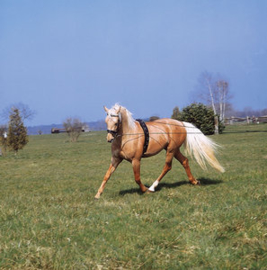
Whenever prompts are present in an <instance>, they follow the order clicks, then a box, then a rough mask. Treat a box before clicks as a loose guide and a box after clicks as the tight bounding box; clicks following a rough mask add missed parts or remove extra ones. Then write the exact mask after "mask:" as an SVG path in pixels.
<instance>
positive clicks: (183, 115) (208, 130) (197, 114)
mask: <svg viewBox="0 0 267 270" xmlns="http://www.w3.org/2000/svg"><path fill="white" fill-rule="evenodd" d="M214 117H215V115H214V113H213V110H212V109H211V108H209V107H207V106H205V105H204V104H201V103H193V104H191V105H189V106H187V107H185V108H183V110H182V111H181V112H180V113H179V115H178V117H177V118H176V119H177V120H179V121H184V122H189V123H192V124H194V125H195V126H196V127H197V128H198V129H200V130H201V131H202V132H203V133H204V134H205V135H212V134H214V132H215V120H214ZM223 129H224V125H223V124H222V123H220V122H219V133H222V131H223Z"/></svg>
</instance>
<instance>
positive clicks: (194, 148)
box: [183, 122, 224, 172]
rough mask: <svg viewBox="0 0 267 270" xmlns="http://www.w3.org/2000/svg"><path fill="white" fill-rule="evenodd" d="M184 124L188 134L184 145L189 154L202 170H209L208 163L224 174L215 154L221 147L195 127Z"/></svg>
mask: <svg viewBox="0 0 267 270" xmlns="http://www.w3.org/2000/svg"><path fill="white" fill-rule="evenodd" d="M183 124H184V126H185V128H186V132H187V137H186V142H185V144H184V146H185V150H186V151H187V153H188V154H189V155H190V156H193V157H194V158H195V160H196V161H197V163H198V164H199V165H200V167H201V168H202V169H204V170H206V169H207V167H206V162H207V163H208V164H209V165H210V166H211V167H213V168H215V169H216V170H218V171H219V172H224V168H223V167H222V166H221V165H220V163H219V161H218V160H217V158H216V157H215V153H216V150H217V148H218V147H219V145H218V144H216V143H215V142H214V141H212V140H211V139H210V138H208V137H206V136H205V135H204V134H203V133H202V132H201V131H200V130H199V129H198V128H196V127H195V126H194V125H192V124H190V123H187V122H183Z"/></svg>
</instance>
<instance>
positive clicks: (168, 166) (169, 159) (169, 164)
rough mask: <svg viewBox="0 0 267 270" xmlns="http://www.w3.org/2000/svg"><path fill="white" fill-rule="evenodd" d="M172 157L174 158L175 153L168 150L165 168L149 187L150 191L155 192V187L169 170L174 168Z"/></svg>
mask: <svg viewBox="0 0 267 270" xmlns="http://www.w3.org/2000/svg"><path fill="white" fill-rule="evenodd" d="M172 159H173V153H172V152H167V154H166V161H165V165H164V168H163V170H162V172H161V174H160V176H159V177H158V179H157V180H156V181H155V182H154V183H153V184H152V185H151V187H150V188H149V189H148V190H149V191H151V192H154V191H155V188H156V187H157V186H158V184H159V182H160V180H161V179H162V178H163V177H164V176H165V174H166V173H167V172H168V171H170V170H171V168H172Z"/></svg>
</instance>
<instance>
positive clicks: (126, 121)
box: [121, 109, 136, 134]
mask: <svg viewBox="0 0 267 270" xmlns="http://www.w3.org/2000/svg"><path fill="white" fill-rule="evenodd" d="M135 129H136V125H135V124H134V123H133V119H132V118H131V116H129V115H127V111H126V109H124V110H122V112H121V131H122V133H123V134H127V133H133V132H134V131H135Z"/></svg>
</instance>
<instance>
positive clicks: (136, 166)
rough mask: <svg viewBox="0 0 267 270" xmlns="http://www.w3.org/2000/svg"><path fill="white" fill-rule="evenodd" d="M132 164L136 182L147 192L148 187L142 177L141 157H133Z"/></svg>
mask: <svg viewBox="0 0 267 270" xmlns="http://www.w3.org/2000/svg"><path fill="white" fill-rule="evenodd" d="M132 166H133V172H134V179H135V182H136V183H137V184H138V185H139V187H140V189H141V190H142V192H146V191H147V187H146V186H144V185H143V184H142V182H141V179H140V160H139V159H133V161H132Z"/></svg>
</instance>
